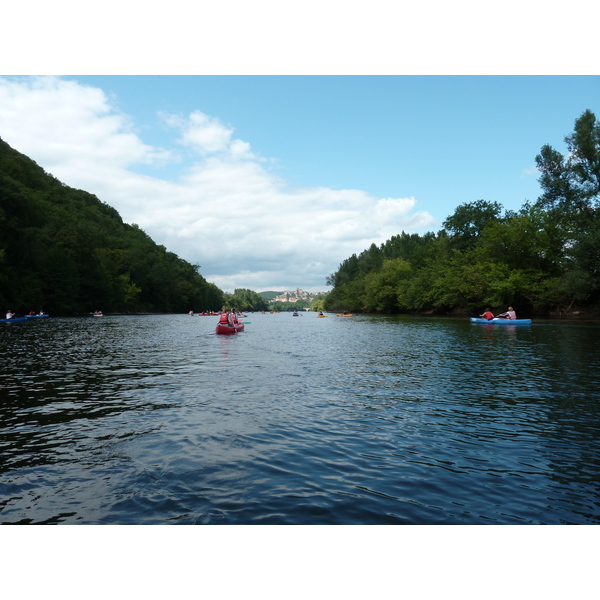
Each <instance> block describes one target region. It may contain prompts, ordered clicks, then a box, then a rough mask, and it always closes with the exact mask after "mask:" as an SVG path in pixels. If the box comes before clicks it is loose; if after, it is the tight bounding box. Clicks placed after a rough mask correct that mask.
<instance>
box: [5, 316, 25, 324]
mask: <svg viewBox="0 0 600 600" xmlns="http://www.w3.org/2000/svg"><path fill="white" fill-rule="evenodd" d="M25 321H27V317H13V318H12V319H0V323H24V322H25Z"/></svg>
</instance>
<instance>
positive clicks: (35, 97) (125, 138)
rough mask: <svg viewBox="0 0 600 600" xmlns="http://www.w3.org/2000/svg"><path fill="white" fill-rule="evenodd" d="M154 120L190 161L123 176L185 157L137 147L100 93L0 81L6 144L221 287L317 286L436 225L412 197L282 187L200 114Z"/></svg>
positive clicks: (225, 129) (229, 133) (55, 81)
mask: <svg viewBox="0 0 600 600" xmlns="http://www.w3.org/2000/svg"><path fill="white" fill-rule="evenodd" d="M161 117H162V119H163V122H164V123H165V124H166V125H167V126H168V127H170V128H172V129H173V130H175V131H176V132H178V134H179V135H180V139H179V143H180V144H181V149H182V150H183V149H184V148H185V149H187V150H186V151H187V152H188V153H191V155H192V160H191V163H190V162H188V163H185V162H182V171H181V174H180V176H179V178H178V179H177V180H176V181H165V180H162V179H159V178H154V177H149V176H144V175H140V174H138V173H136V172H135V171H134V170H133V169H132V167H134V166H135V164H147V165H160V164H162V163H164V162H165V161H172V162H176V161H178V160H181V161H183V158H182V157H180V156H178V155H177V153H178V152H179V151H178V150H177V149H171V150H168V149H163V148H155V147H152V146H149V145H147V144H145V143H143V142H142V140H141V139H140V138H139V136H138V135H137V134H136V133H135V131H134V128H133V123H132V119H131V118H130V117H128V116H126V115H123V114H121V113H120V112H119V111H118V110H116V108H115V106H114V105H113V104H112V103H111V100H110V99H109V98H108V97H107V95H106V94H105V93H104V92H103V91H102V90H99V89H97V88H92V87H89V86H83V85H81V84H79V83H77V82H73V81H66V80H62V79H59V78H51V77H45V78H25V79H19V78H14V79H13V78H11V79H3V78H0V136H1V137H2V139H4V141H6V142H7V143H8V144H10V145H11V146H12V147H13V148H15V149H16V150H18V151H19V152H22V153H23V154H26V155H27V156H29V157H30V158H32V159H33V160H35V161H36V162H38V163H39V164H40V165H41V166H42V167H44V168H45V169H46V170H47V171H49V172H50V173H52V174H53V175H54V176H56V177H57V178H58V179H60V180H61V181H63V182H64V183H66V184H67V185H70V186H73V187H77V188H81V189H84V190H86V191H89V192H91V193H94V194H96V195H97V196H98V197H99V198H100V199H101V200H103V201H104V202H106V203H108V204H110V205H111V206H114V207H115V208H116V209H117V210H118V211H119V213H120V214H121V216H122V217H123V220H124V221H126V222H128V223H137V224H138V225H139V226H140V227H141V228H142V229H144V230H145V231H146V232H147V233H148V234H149V235H150V236H151V237H152V238H153V239H154V240H155V241H156V242H157V243H159V244H163V245H164V246H166V247H167V248H168V249H169V250H171V251H172V252H175V253H176V254H178V255H179V256H181V257H182V258H184V259H186V260H188V261H189V262H192V263H197V264H200V265H201V273H202V274H203V275H204V277H206V278H207V279H208V280H209V281H212V282H214V283H215V284H216V285H218V286H219V287H221V288H222V289H226V290H233V289H234V288H238V287H248V288H251V289H257V290H263V289H295V288H296V287H302V288H303V289H306V290H309V291H311V290H312V291H318V290H324V289H326V284H325V277H326V276H327V275H329V274H331V273H332V272H334V271H335V270H336V269H337V267H338V265H339V263H340V262H342V261H343V260H344V259H346V258H347V257H348V256H350V255H351V254H353V253H360V252H361V251H362V250H364V249H365V248H367V247H368V246H370V245H371V243H373V242H375V243H377V244H380V243H382V242H384V241H385V240H386V239H389V237H391V236H392V235H395V234H398V233H400V232H401V231H402V230H406V231H409V230H410V231H425V230H427V229H431V228H433V227H435V226H437V223H436V221H435V219H434V218H433V217H432V216H431V215H430V214H428V213H427V212H423V211H421V212H413V211H414V209H415V207H416V205H417V202H416V200H415V199H414V198H376V197H373V196H372V195H370V194H369V193H367V192H365V191H362V190H334V189H330V188H325V187H319V188H290V187H289V186H288V185H287V183H286V182H285V181H284V180H283V179H281V178H280V177H278V176H276V175H274V174H273V173H271V172H269V171H268V170H266V169H265V168H264V167H263V162H264V161H263V160H262V159H260V158H259V157H257V156H256V155H255V154H254V153H253V152H252V149H251V146H250V144H249V143H248V142H246V141H243V140H239V139H235V138H234V137H233V133H234V130H233V128H232V127H230V126H226V125H223V124H222V123H221V122H220V121H219V119H218V118H215V117H212V116H209V115H206V114H204V113H202V112H201V111H200V110H196V111H194V112H192V113H191V114H190V115H189V116H188V117H183V116H181V115H168V114H165V113H163V114H161ZM137 125H138V126H141V125H142V124H137ZM188 159H189V157H188Z"/></svg>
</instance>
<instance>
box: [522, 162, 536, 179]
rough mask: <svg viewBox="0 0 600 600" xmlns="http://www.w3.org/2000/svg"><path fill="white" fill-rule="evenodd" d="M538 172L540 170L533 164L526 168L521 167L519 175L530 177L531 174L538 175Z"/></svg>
mask: <svg viewBox="0 0 600 600" xmlns="http://www.w3.org/2000/svg"><path fill="white" fill-rule="evenodd" d="M539 174H540V172H539V170H538V168H537V167H536V166H535V165H533V166H531V167H527V168H526V169H523V170H522V171H521V177H532V176H535V177H538V176H539Z"/></svg>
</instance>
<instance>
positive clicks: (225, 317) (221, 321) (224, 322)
mask: <svg viewBox="0 0 600 600" xmlns="http://www.w3.org/2000/svg"><path fill="white" fill-rule="evenodd" d="M219 325H229V314H228V313H222V314H221V318H220V319H219Z"/></svg>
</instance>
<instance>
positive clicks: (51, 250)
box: [0, 139, 224, 315]
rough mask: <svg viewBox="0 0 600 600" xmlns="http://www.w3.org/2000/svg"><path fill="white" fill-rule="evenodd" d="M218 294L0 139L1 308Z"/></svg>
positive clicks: (184, 304)
mask: <svg viewBox="0 0 600 600" xmlns="http://www.w3.org/2000/svg"><path fill="white" fill-rule="evenodd" d="M223 302H224V294H223V292H222V291H221V290H220V289H218V288H217V287H216V286H215V285H214V284H211V283H208V282H207V281H206V280H205V279H204V278H203V277H202V276H201V275H200V274H199V273H198V267H197V266H196V265H192V264H190V263H188V262H186V261H185V260H182V259H181V258H179V257H178V256H176V255H175V254H173V253H172V252H168V251H167V250H166V249H165V248H164V246H160V245H158V244H156V243H155V242H154V241H153V240H152V239H150V237H149V236H148V235H146V233H144V232H143V231H142V230H141V229H140V228H139V227H137V226H136V225H128V224H126V223H123V221H122V219H121V217H120V216H119V214H118V212H117V211H116V210H115V209H114V208H112V207H110V206H108V205H107V204H105V203H104V202H101V201H100V200H99V199H98V198H96V196H94V195H92V194H89V193H87V192H85V191H82V190H77V189H73V188H70V187H68V186H66V185H63V184H62V183H61V182H60V181H58V180H57V179H56V178H55V177H53V176H52V175H49V174H48V173H46V172H45V171H44V170H43V169H42V168H41V167H40V166H38V165H37V164H36V163H35V162H33V161H32V160H30V159H29V158H27V157H26V156H24V155H23V154H20V153H19V152H17V151H16V150H14V149H12V148H11V147H10V146H9V145H8V144H6V143H5V142H4V141H3V140H2V139H0V308H1V310H3V311H6V310H8V309H12V310H13V311H15V312H16V313H17V314H22V313H24V312H29V311H30V310H35V311H39V310H40V309H42V308H43V309H44V310H45V311H46V312H48V313H52V314H55V315H70V314H87V313H89V312H90V311H94V310H102V311H104V312H132V313H134V312H187V311H189V310H195V311H200V310H207V309H215V310H216V309H220V308H221V307H222V305H223Z"/></svg>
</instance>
